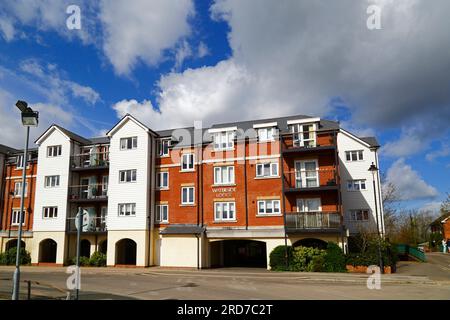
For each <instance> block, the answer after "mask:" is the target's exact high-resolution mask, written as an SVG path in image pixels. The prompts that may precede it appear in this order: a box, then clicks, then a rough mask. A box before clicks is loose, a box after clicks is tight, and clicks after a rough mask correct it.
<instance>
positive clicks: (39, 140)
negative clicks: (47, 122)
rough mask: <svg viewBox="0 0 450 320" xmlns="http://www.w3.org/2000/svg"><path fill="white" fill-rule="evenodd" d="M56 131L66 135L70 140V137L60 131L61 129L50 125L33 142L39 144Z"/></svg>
mask: <svg viewBox="0 0 450 320" xmlns="http://www.w3.org/2000/svg"><path fill="white" fill-rule="evenodd" d="M54 130H56V131H58V132H59V133H61V134H62V135H63V136H65V137H66V139H67V140H69V141H70V137H69V136H67V135H66V134H65V133H64V132H62V131H61V130H59V129H58V127H57V126H51V127H50V128H48V129H47V131H45V132H44V133H43V134H42V135H41V136H40V137H39V139H38V140H36V141H35V143H36V144H37V145H38V146H40V145H41V144H42V142H44V140H45V139H47V137H48V136H49V135H50V134H51V133H52V132H53V131H54Z"/></svg>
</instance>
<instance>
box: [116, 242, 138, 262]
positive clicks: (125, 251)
mask: <svg viewBox="0 0 450 320" xmlns="http://www.w3.org/2000/svg"><path fill="white" fill-rule="evenodd" d="M136 248H137V246H136V242H134V241H133V240H131V239H122V240H120V241H118V242H117V243H116V264H119V265H120V264H122V265H136Z"/></svg>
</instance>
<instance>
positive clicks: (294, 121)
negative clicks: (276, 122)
mask: <svg viewBox="0 0 450 320" xmlns="http://www.w3.org/2000/svg"><path fill="white" fill-rule="evenodd" d="M313 122H320V118H306V119H296V120H288V121H287V124H298V123H313Z"/></svg>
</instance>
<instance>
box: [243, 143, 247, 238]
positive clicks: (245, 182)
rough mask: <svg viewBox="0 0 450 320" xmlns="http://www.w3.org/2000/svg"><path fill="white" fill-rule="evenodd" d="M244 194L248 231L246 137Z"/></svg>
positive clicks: (245, 147)
mask: <svg viewBox="0 0 450 320" xmlns="http://www.w3.org/2000/svg"><path fill="white" fill-rule="evenodd" d="M244 192H245V230H248V191H247V138H245V137H244Z"/></svg>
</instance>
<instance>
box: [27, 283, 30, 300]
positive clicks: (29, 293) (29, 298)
mask: <svg viewBox="0 0 450 320" xmlns="http://www.w3.org/2000/svg"><path fill="white" fill-rule="evenodd" d="M27 284H28V300H31V281H30V280H27Z"/></svg>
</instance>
